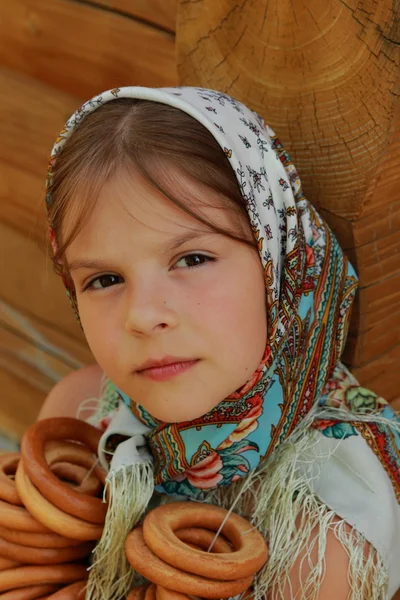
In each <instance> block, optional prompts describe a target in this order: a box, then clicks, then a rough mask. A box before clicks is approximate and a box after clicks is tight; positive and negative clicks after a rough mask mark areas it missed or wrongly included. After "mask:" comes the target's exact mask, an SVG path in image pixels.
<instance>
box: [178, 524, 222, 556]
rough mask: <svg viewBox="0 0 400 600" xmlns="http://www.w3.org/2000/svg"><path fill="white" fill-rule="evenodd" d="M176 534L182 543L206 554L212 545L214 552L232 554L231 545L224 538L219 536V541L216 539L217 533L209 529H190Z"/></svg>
mask: <svg viewBox="0 0 400 600" xmlns="http://www.w3.org/2000/svg"><path fill="white" fill-rule="evenodd" d="M175 533H176V536H177V537H178V538H179V539H180V540H181V542H185V544H190V545H191V546H192V547H195V548H199V549H200V550H204V551H205V552H208V550H209V548H210V547H211V544H212V551H213V552H216V553H222V552H232V547H231V545H230V544H229V542H227V541H226V539H225V538H224V537H222V536H218V537H217V539H215V533H214V532H213V531H209V530H208V529H201V528H200V527H188V528H187V529H178V530H177V531H176V532H175Z"/></svg>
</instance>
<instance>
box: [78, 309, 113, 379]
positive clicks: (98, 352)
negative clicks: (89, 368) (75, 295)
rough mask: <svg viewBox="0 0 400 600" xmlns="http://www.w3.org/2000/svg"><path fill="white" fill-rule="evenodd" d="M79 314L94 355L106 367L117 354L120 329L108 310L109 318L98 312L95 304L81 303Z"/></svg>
mask: <svg viewBox="0 0 400 600" xmlns="http://www.w3.org/2000/svg"><path fill="white" fill-rule="evenodd" d="M79 315H80V319H81V324H82V328H83V332H84V334H85V337H86V341H87V343H88V345H89V348H90V350H91V351H92V354H93V356H94V357H95V359H96V360H97V362H98V363H99V364H100V366H101V367H102V368H103V369H105V368H106V364H107V363H110V362H111V363H112V362H113V360H114V359H115V357H116V356H117V352H116V350H117V348H118V329H117V328H116V327H115V324H114V322H113V320H112V314H111V313H110V312H108V315H107V319H105V318H104V314H101V315H99V314H97V312H96V310H95V308H94V306H93V304H92V305H89V303H88V305H87V306H86V304H85V302H81V303H80V305H79Z"/></svg>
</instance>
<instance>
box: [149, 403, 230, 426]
mask: <svg viewBox="0 0 400 600" xmlns="http://www.w3.org/2000/svg"><path fill="white" fill-rule="evenodd" d="M218 404H219V402H216V403H215V404H213V405H212V406H210V407H205V408H204V409H203V410H202V409H199V410H182V409H181V408H179V409H178V408H177V409H176V410H175V409H173V408H172V409H171V410H169V411H168V412H166V411H165V410H157V409H154V410H151V408H150V407H147V406H145V405H144V404H142V406H143V407H144V408H145V409H146V410H147V411H148V412H149V413H150V414H151V416H152V417H153V418H155V419H158V420H159V421H163V422H164V423H185V422H186V421H194V420H195V419H199V418H200V417H202V416H203V415H206V414H207V413H208V412H210V410H212V409H213V408H215V406H218Z"/></svg>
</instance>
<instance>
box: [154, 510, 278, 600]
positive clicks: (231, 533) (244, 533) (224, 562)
mask: <svg viewBox="0 0 400 600" xmlns="http://www.w3.org/2000/svg"><path fill="white" fill-rule="evenodd" d="M227 514H228V511H227V510H225V509H224V508H221V507H219V506H214V505H212V504H199V503H197V502H171V503H169V504H164V505H162V506H159V507H157V508H156V509H154V510H152V511H150V512H149V513H148V514H147V516H146V518H145V520H144V523H143V537H144V539H145V541H146V544H147V545H148V546H149V548H150V549H151V550H152V551H153V553H154V554H156V555H157V556H158V557H159V558H161V559H162V560H164V561H165V562H167V563H169V564H172V565H178V566H179V568H181V569H183V570H184V571H186V572H189V573H194V574H196V575H202V576H203V577H209V578H212V579H224V580H227V581H230V580H234V579H239V578H243V577H248V576H249V575H254V574H255V573H256V572H257V571H258V570H259V569H260V568H261V567H262V566H263V565H264V564H265V561H266V560H267V556H268V548H267V544H266V543H265V540H264V538H263V537H262V535H261V534H260V533H259V531H257V530H256V529H254V528H252V527H251V525H250V523H249V522H248V521H247V520H246V519H244V518H243V517H240V516H239V515H237V514H235V513H230V514H229V518H227V519H226V522H225V523H224V526H223V529H222V531H221V533H222V535H223V536H224V537H225V538H226V539H227V540H228V541H229V542H230V543H231V544H232V546H233V551H231V552H226V553H218V554H215V553H213V552H208V553H205V552H203V551H202V550H197V549H195V548H191V547H190V546H188V545H187V544H185V543H184V542H182V541H181V540H180V539H179V538H178V536H177V535H176V533H175V532H176V530H178V529H184V528H187V527H204V528H206V529H210V530H212V531H215V532H217V531H218V529H219V527H220V526H221V524H222V523H223V521H224V519H225V518H226V516H227ZM166 587H168V586H166ZM221 597H222V598H223V597H224V596H221Z"/></svg>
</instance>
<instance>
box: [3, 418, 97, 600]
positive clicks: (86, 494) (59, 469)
mask: <svg viewBox="0 0 400 600" xmlns="http://www.w3.org/2000/svg"><path fill="white" fill-rule="evenodd" d="M100 435H101V433H100V432H99V431H98V430H97V429H96V428H94V427H92V426H91V425H88V424H87V423H84V422H82V421H78V420H77V419H68V418H57V419H46V420H44V421H39V422H38V423H36V424H34V425H32V426H31V427H30V428H29V429H28V430H27V432H26V433H25V435H24V437H23V440H22V445H21V453H7V454H2V455H0V597H1V598H2V599H3V600H30V599H32V600H33V599H36V598H51V599H52V600H72V599H75V598H84V596H85V594H84V588H85V584H86V580H87V576H88V572H87V567H88V564H89V557H90V554H91V552H92V550H93V548H94V545H95V541H96V540H98V539H99V538H100V537H101V534H102V530H103V524H104V520H105V515H106V510H107V505H106V504H105V503H104V502H103V501H102V493H103V484H104V478H105V473H104V471H103V470H102V469H101V468H99V466H98V465H97V460H96V454H97V445H98V441H99V438H100Z"/></svg>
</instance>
